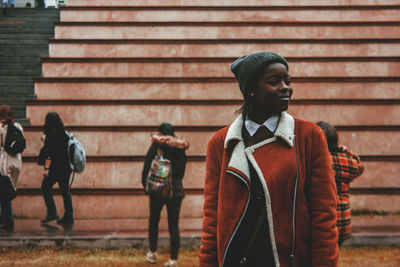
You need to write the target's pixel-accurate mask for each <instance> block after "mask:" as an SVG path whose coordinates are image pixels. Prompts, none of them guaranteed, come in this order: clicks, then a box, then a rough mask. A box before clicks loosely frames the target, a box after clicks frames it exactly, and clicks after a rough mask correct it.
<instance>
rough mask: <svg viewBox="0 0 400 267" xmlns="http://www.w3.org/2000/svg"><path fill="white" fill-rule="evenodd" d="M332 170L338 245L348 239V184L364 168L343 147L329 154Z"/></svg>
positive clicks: (357, 158) (358, 159)
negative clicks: (335, 193) (335, 188)
mask: <svg viewBox="0 0 400 267" xmlns="http://www.w3.org/2000/svg"><path fill="white" fill-rule="evenodd" d="M331 160H332V169H333V171H334V174H335V181H336V187H337V194H338V206H337V227H338V231H339V244H342V243H343V241H344V240H346V239H348V238H349V237H350V222H351V213H350V203H349V197H350V194H349V188H350V185H349V184H350V182H351V181H353V180H354V179H355V178H357V177H358V176H360V175H361V174H362V173H363V171H364V166H363V164H362V163H361V161H360V158H359V157H358V156H357V155H355V154H354V153H353V152H351V151H349V150H348V149H347V148H346V147H345V146H341V147H340V151H339V152H331Z"/></svg>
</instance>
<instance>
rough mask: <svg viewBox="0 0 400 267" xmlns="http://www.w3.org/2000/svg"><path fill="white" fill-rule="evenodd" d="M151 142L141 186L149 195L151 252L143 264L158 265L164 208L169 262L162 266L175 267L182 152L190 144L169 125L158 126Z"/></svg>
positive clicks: (183, 158)
mask: <svg viewBox="0 0 400 267" xmlns="http://www.w3.org/2000/svg"><path fill="white" fill-rule="evenodd" d="M151 142H152V144H151V146H150V148H149V150H148V152H147V154H146V159H145V162H144V166H143V172H142V184H143V187H144V188H145V192H146V194H148V195H149V196H150V217H149V243H150V251H149V252H148V253H147V255H146V261H147V262H149V263H156V262H157V252H156V251H157V240H158V224H159V221H160V215H161V210H162V208H163V206H164V205H166V206H167V214H168V230H169V234H170V246H171V252H170V260H169V261H168V262H166V263H165V266H167V267H172V266H174V267H176V266H178V264H177V259H178V251H179V246H180V234H179V213H180V209H181V204H182V200H183V198H184V197H185V193H184V189H183V185H182V179H183V176H184V173H185V168H186V154H185V149H187V148H188V147H189V143H188V142H187V141H185V140H182V139H179V138H176V137H175V130H174V127H173V126H172V125H171V124H170V123H168V122H164V123H162V124H161V125H160V126H159V127H158V134H157V135H152V136H151ZM157 167H158V168H157ZM157 179H158V180H157ZM163 179H164V180H163Z"/></svg>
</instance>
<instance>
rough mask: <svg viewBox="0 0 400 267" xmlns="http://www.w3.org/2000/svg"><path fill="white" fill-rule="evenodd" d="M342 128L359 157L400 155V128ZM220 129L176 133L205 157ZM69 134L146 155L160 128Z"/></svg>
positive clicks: (35, 131) (113, 152)
mask: <svg viewBox="0 0 400 267" xmlns="http://www.w3.org/2000/svg"><path fill="white" fill-rule="evenodd" d="M0 100H1V98H0ZM21 102H22V101H21ZM43 122H44V118H43ZM43 122H42V124H43ZM340 127H341V128H339V136H340V142H341V143H343V144H349V145H350V144H351V148H352V150H354V151H355V152H357V154H361V155H397V154H399V151H400V126H386V127H385V126H380V125H377V126H374V127H362V126H353V127H349V126H340ZM219 128H222V126H216V127H207V126H203V127H179V128H178V129H181V130H183V132H177V134H178V135H180V136H183V137H184V138H185V139H186V140H188V141H189V142H190V144H191V146H190V148H189V149H188V150H187V152H186V153H187V154H188V155H205V154H206V148H207V143H208V140H209V139H210V138H211V137H212V136H213V135H214V133H215V132H216V131H217V130H218V129H219ZM70 132H72V133H73V134H74V135H75V136H76V137H77V138H78V139H79V140H80V142H81V143H82V144H83V145H84V146H85V151H86V154H87V155H91V156H95V155H107V156H129V155H145V154H146V152H147V150H148V148H149V146H150V140H149V136H150V135H151V134H154V133H156V132H157V126H152V127H134V126H125V127H115V126H104V127H72V128H71V130H70ZM42 133H43V130H42V127H36V126H35V127H33V126H32V127H30V128H29V130H27V129H25V136H26V139H27V149H26V150H25V151H24V155H26V156H36V155H38V153H39V150H40V148H41V147H42V146H43V144H42V143H41V142H39V140H40V137H41V135H42ZM388 140H391V142H388ZM107 144H112V145H107ZM116 148H118V149H116Z"/></svg>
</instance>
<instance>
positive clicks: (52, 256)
mask: <svg viewBox="0 0 400 267" xmlns="http://www.w3.org/2000/svg"><path fill="white" fill-rule="evenodd" d="M145 254H146V250H144V249H114V250H102V249H76V248H65V247H59V248H38V247H37V248H17V249H12V248H2V249H0V266H7V267H8V266H24V267H28V266H29V267H30V266H56V267H64V266H65V267H66V266H68V267H70V266H74V267H79V266H121V267H123V266H133V267H135V266H136V267H139V266H146V267H159V266H160V267H161V266H164V262H165V261H167V260H168V250H166V249H162V250H160V251H159V252H158V263H157V264H147V263H146V262H145V256H144V255H145ZM179 266H180V267H195V266H198V249H182V251H181V253H180V255H179ZM339 266H340V267H342V266H343V267H345V266H351V267H369V266H379V267H398V266H400V247H360V248H342V249H341V250H340V263H339Z"/></svg>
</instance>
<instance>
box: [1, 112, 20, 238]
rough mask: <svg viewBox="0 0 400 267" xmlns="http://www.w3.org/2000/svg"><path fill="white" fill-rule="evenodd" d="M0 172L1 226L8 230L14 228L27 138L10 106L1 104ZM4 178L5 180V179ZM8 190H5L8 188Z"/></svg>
mask: <svg viewBox="0 0 400 267" xmlns="http://www.w3.org/2000/svg"><path fill="white" fill-rule="evenodd" d="M0 139H1V150H0V174H1V179H2V183H1V186H2V188H1V189H2V190H1V196H0V200H1V201H0V202H1V218H0V220H1V221H0V228H1V229H5V230H8V231H13V229H14V219H13V214H12V204H11V201H12V199H13V198H14V197H15V191H16V189H17V182H18V177H19V174H20V172H21V167H22V157H21V153H22V151H23V150H24V149H25V138H24V136H23V129H22V126H21V125H20V124H19V123H17V122H15V121H14V118H13V114H12V109H11V107H10V106H7V105H1V106H0ZM3 180H4V181H3ZM6 185H8V186H7V188H8V189H7V190H8V191H7V192H3V190H6V188H4V187H6Z"/></svg>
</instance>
